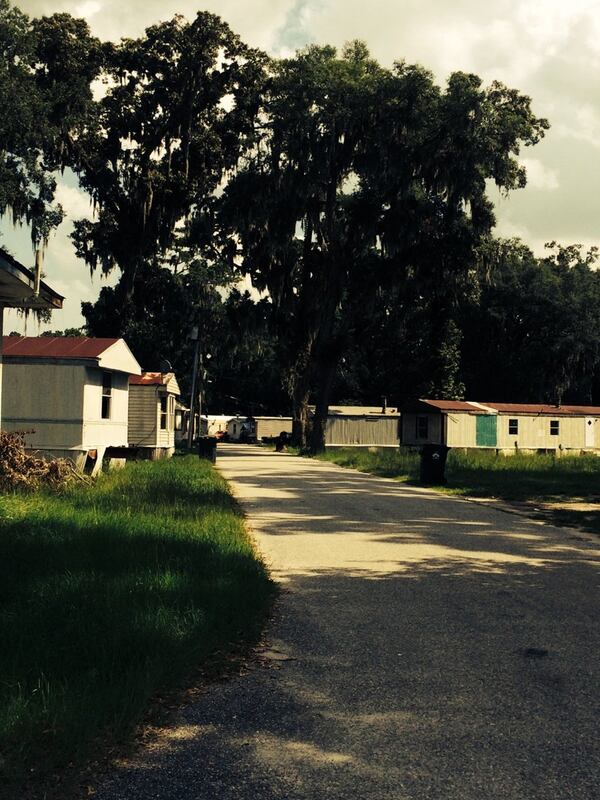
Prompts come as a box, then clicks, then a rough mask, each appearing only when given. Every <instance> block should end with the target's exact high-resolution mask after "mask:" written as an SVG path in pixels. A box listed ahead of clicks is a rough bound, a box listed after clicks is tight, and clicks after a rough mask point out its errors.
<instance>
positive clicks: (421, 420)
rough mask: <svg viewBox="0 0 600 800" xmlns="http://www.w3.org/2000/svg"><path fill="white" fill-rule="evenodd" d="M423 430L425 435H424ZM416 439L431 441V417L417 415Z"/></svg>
mask: <svg viewBox="0 0 600 800" xmlns="http://www.w3.org/2000/svg"><path fill="white" fill-rule="evenodd" d="M423 430H424V431H425V433H423ZM415 438H417V439H429V416H428V415H427V414H417V416H416V419H415Z"/></svg>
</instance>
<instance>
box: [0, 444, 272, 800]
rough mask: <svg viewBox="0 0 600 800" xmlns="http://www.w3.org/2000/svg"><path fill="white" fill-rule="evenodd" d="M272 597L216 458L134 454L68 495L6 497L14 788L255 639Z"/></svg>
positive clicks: (7, 776)
mask: <svg viewBox="0 0 600 800" xmlns="http://www.w3.org/2000/svg"><path fill="white" fill-rule="evenodd" d="M271 597H272V584H271V582H270V580H269V577H268V575H267V572H266V569H265V567H264V565H263V563H262V562H261V561H260V559H259V558H258V556H257V554H256V552H255V551H254V548H253V545H252V543H251V541H250V540H249V538H248V536H247V534H246V531H245V528H244V522H243V518H242V516H241V514H240V512H239V510H238V508H237V506H236V504H235V502H234V500H233V498H232V497H231V495H230V493H229V491H228V489H227V485H226V483H225V482H224V481H223V479H222V478H221V477H220V476H219V475H218V473H216V472H215V471H214V470H213V469H212V468H211V466H210V465H209V464H208V462H205V461H201V460H199V459H197V458H194V457H191V456H190V457H186V458H176V459H173V460H171V461H163V462H155V463H151V462H144V463H138V464H132V465H131V466H128V467H127V468H126V469H125V470H123V471H121V472H115V473H111V474H109V475H106V476H102V477H101V478H100V479H99V481H98V482H97V484H96V485H94V486H90V487H77V488H74V489H71V490H69V491H67V492H66V493H65V494H63V495H60V496H56V495H54V496H53V495H50V494H35V495H11V496H2V497H0V642H1V649H0V753H1V754H2V760H3V762H4V779H3V780H4V785H5V787H6V786H7V785H14V786H18V785H19V784H22V783H23V780H24V778H25V776H27V775H29V776H33V777H35V776H42V777H43V776H44V775H47V774H49V773H50V772H51V771H56V770H60V769H62V768H63V767H64V766H65V765H66V764H68V763H69V762H76V763H77V762H80V761H81V760H83V759H85V758H87V757H89V756H90V755H91V754H92V753H93V752H94V748H95V747H96V746H97V742H98V741H99V740H103V739H106V737H108V738H109V739H115V738H118V737H121V736H124V735H126V734H128V733H129V732H130V731H131V730H132V728H133V726H134V725H135V724H136V723H137V722H138V721H139V720H140V718H141V717H142V716H143V714H144V712H145V710H146V709H147V707H148V704H149V702H150V699H151V698H152V696H153V694H154V693H156V692H157V691H158V690H161V691H162V690H164V689H168V688H170V687H176V686H178V685H179V684H180V682H181V681H182V680H184V679H185V677H186V675H189V673H190V672H191V670H192V669H194V668H196V667H198V666H201V665H202V664H203V663H204V662H206V661H207V659H209V657H210V660H211V663H214V658H215V653H217V652H218V653H220V654H221V657H222V658H226V654H227V652H228V651H230V650H231V648H232V647H234V646H235V645H236V644H238V643H240V642H243V641H246V642H247V641H252V640H253V639H255V638H256V637H257V636H258V634H259V632H260V629H261V626H262V624H263V621H264V618H265V615H266V613H267V611H268V608H269V605H270V599H271ZM7 782H8V783H7ZM15 796H16V795H15Z"/></svg>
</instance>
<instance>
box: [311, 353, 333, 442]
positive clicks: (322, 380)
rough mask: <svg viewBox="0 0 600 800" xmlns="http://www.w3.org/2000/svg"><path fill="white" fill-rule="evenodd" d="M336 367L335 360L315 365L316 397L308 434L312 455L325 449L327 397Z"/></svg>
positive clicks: (327, 413) (327, 411) (329, 393)
mask: <svg viewBox="0 0 600 800" xmlns="http://www.w3.org/2000/svg"><path fill="white" fill-rule="evenodd" d="M336 368H337V362H335V361H328V362H326V363H323V362H321V363H320V364H317V367H316V384H317V397H316V404H315V414H314V417H313V421H312V429H311V434H310V452H311V454H312V455H316V454H317V453H322V452H323V451H324V450H325V426H326V425H327V417H328V416H329V398H330V397H331V389H332V387H333V381H334V378H335V371H336Z"/></svg>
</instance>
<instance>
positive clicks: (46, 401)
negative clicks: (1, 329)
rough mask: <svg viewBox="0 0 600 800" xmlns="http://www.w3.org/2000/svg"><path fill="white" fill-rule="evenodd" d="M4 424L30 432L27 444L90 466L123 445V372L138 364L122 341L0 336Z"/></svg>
mask: <svg viewBox="0 0 600 800" xmlns="http://www.w3.org/2000/svg"><path fill="white" fill-rule="evenodd" d="M3 360H4V368H3V373H2V393H3V404H4V419H3V423H2V425H3V428H4V429H5V430H8V431H31V432H30V433H28V434H27V436H26V442H27V446H28V448H29V449H32V450H39V451H40V452H41V454H42V455H43V454H47V455H48V456H51V457H63V458H65V457H68V458H72V459H73V460H74V461H75V463H76V464H77V465H78V466H79V467H80V468H85V469H86V470H88V471H91V472H94V471H96V470H97V469H98V468H99V467H100V465H101V464H102V459H103V457H104V454H105V451H106V449H107V448H110V447H127V444H128V441H127V415H128V395H129V387H128V384H129V375H130V374H139V373H140V372H141V369H140V365H139V364H138V362H137V361H136V360H135V358H134V356H133V355H132V353H131V351H130V349H129V348H128V347H127V345H126V344H125V342H124V341H123V340H122V339H88V338H85V337H67V336H65V337H49V336H38V337H34V336H5V337H4V339H3Z"/></svg>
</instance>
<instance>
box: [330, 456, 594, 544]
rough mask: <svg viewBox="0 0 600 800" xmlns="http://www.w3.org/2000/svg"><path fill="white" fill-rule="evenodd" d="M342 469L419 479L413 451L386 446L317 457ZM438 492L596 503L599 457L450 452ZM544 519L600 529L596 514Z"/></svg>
mask: <svg viewBox="0 0 600 800" xmlns="http://www.w3.org/2000/svg"><path fill="white" fill-rule="evenodd" d="M319 458H320V459H322V460H324V461H332V462H333V463H335V464H339V465H340V466H343V467H353V468H354V469H358V470H361V471H363V472H370V473H372V474H374V475H382V476H384V477H388V478H395V479H396V480H399V481H405V482H409V483H418V482H419V463H420V458H419V454H418V452H416V451H412V452H411V451H404V450H395V449H391V448H379V449H375V448H372V449H370V450H369V449H366V448H329V449H327V451H326V452H325V453H323V454H322V455H320V456H319ZM446 478H447V480H448V485H447V486H444V487H438V488H441V489H442V491H444V492H447V493H449V494H454V495H462V496H469V497H494V498H498V499H500V500H505V501H509V502H510V501H521V502H528V503H531V504H532V505H535V504H536V503H542V504H543V503H560V502H568V501H570V500H583V501H589V502H595V501H598V502H600V458H599V457H597V456H595V455H582V456H562V457H560V458H556V457H555V456H553V455H538V454H530V455H525V454H516V455H510V456H504V455H496V453H495V452H490V451H479V452H477V451H470V452H467V453H465V452H464V451H459V450H451V451H450V453H449V454H448V461H447V466H446ZM546 517H547V518H549V519H551V521H553V522H555V523H556V524H559V525H573V526H576V527H582V528H584V529H586V530H590V531H594V532H600V512H598V511H581V510H572V509H569V508H562V509H554V510H550V511H548V512H547V513H546Z"/></svg>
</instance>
